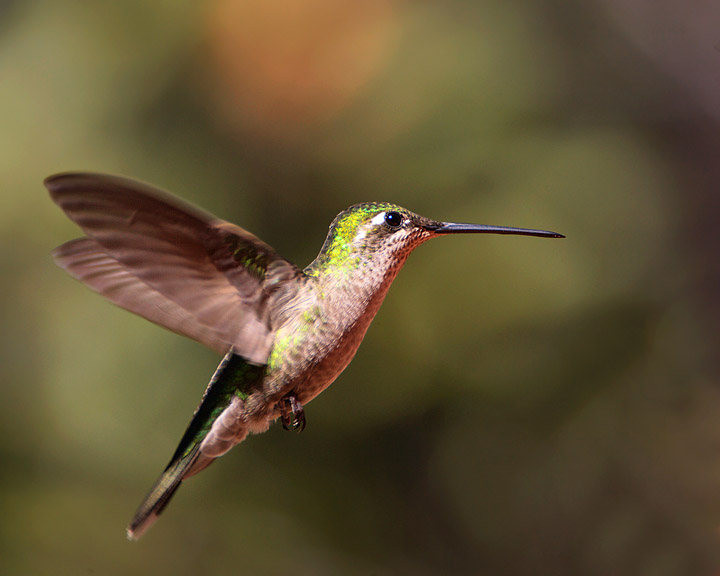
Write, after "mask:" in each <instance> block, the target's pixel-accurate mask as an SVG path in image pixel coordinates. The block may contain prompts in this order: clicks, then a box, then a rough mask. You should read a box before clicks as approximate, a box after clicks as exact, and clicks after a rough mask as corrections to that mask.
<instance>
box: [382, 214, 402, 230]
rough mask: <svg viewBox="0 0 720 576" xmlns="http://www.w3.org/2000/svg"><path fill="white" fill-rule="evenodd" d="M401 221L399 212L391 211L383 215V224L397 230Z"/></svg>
mask: <svg viewBox="0 0 720 576" xmlns="http://www.w3.org/2000/svg"><path fill="white" fill-rule="evenodd" d="M402 221H403V217H402V214H400V212H395V211H393V212H388V213H387V214H385V223H386V224H387V225H388V226H390V227H392V228H397V227H398V226H400V224H402Z"/></svg>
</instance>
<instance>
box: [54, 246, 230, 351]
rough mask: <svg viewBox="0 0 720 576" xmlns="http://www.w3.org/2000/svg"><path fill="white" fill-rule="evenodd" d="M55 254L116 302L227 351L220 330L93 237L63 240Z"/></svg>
mask: <svg viewBox="0 0 720 576" xmlns="http://www.w3.org/2000/svg"><path fill="white" fill-rule="evenodd" d="M53 258H54V259H55V262H56V263H57V265H58V266H60V267H61V268H63V269H64V270H65V271H66V272H67V273H68V274H70V276H72V277H73V278H75V279H77V280H80V282H82V283H83V284H85V285H86V286H88V287H89V288H91V289H92V290H94V291H95V292H98V293H99V294H102V295H103V296H104V297H105V298H106V299H107V300H109V301H110V302H112V303H113V304H115V305H116V306H120V307H121V308H125V309H126V310H129V311H130V312H133V313H134V314H137V315H138V316H142V317H143V318H145V319H146V320H150V322H154V323H155V324H159V325H160V326H164V327H165V328H168V329H169V330H172V331H173V332H176V333H178V334H182V335H183V336H187V337H189V338H192V339H193V340H196V341H197V342H202V343H203V344H205V345H206V346H207V347H208V348H212V349H213V350H215V351H216V352H218V353H219V354H225V352H227V350H228V348H229V344H228V342H227V340H226V339H225V338H224V337H223V335H222V334H221V333H219V332H218V331H217V330H215V329H214V328H212V327H210V326H206V325H204V324H202V323H201V322H200V321H198V319H197V318H195V317H194V316H193V315H192V314H191V313H190V312H188V311H187V310H185V308H183V307H182V306H179V305H177V304H175V302H173V301H172V300H168V299H167V298H166V297H165V296H163V295H162V294H161V293H160V292H158V291H157V290H154V289H153V288H151V287H150V286H148V285H147V284H145V282H143V281H142V280H140V279H139V278H138V277H137V276H133V275H132V274H131V273H130V272H129V271H128V270H127V269H125V268H124V267H123V265H122V264H120V262H118V261H117V260H115V259H114V258H112V257H111V256H108V255H107V254H106V253H105V251H104V250H103V249H102V247H101V246H100V245H99V244H98V243H97V242H95V241H94V240H93V239H91V238H78V239H77V240H72V241H70V242H68V243H67V244H63V245H62V246H60V247H59V248H56V249H55V251H54V252H53Z"/></svg>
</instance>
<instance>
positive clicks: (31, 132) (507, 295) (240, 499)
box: [0, 0, 720, 576]
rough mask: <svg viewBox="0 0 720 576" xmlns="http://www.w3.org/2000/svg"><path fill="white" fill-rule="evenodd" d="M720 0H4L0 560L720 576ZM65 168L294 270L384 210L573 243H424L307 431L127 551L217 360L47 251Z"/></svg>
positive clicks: (77, 567) (63, 231)
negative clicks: (152, 195)
mask: <svg viewBox="0 0 720 576" xmlns="http://www.w3.org/2000/svg"><path fill="white" fill-rule="evenodd" d="M706 4H707V5H706V6H705V7H701V6H695V7H694V8H693V10H687V11H685V10H683V9H682V6H681V3H679V4H678V5H677V6H675V5H674V4H673V3H671V2H669V1H668V2H649V1H645V0H629V1H628V2H625V3H623V2H620V1H619V0H617V1H615V0H596V1H591V2H586V3H563V2H561V1H559V0H541V1H539V2H536V1H530V0H520V1H517V2H502V1H500V0H481V1H478V2H463V1H460V0H451V1H449V2H444V3H432V2H407V1H401V0H395V1H393V0H368V1H367V2H365V3H356V2H352V1H351V0H336V1H334V2H333V1H330V0H313V1H303V2H292V1H290V0H277V1H275V0H265V1H264V2H262V1H260V0H252V1H251V0H246V1H244V2H243V1H241V0H237V1H236V0H207V1H205V2H188V1H179V0H176V1H174V2H169V1H156V2H141V1H139V0H127V1H125V2H117V3H103V2H90V1H80V0H77V1H72V0H61V1H55V0H53V1H50V0H38V1H33V2H21V1H15V2H12V1H11V2H0V198H2V204H1V206H2V210H0V294H2V299H0V318H1V319H2V330H1V331H0V350H1V352H0V359H1V360H2V361H1V362H0V574H2V575H6V574H7V575H13V576H15V575H18V576H19V575H23V576H24V575H29V574H55V575H66V574H67V575H73V576H78V575H84V574H88V575H90V574H93V575H103V576H105V575H107V576H112V575H116V574H117V575H119V574H133V575H137V576H142V575H150V574H152V575H158V574H174V575H178V576H180V575H186V574H248V575H250V574H252V575H284V574H291V573H292V574H298V575H323V574H328V575H331V574H332V575H334V574H347V575H355V574H357V575H377V576H384V575H394V574H400V575H404V574H419V575H434V574H437V575H456V574H457V575H476V574H477V575H481V574H503V575H518V576H519V575H525V574H530V573H532V574H552V575H564V574H567V575H574V574H585V575H594V574H597V575H605V574H615V575H624V574H627V575H653V576H654V575H660V576H664V575H679V576H680V575H689V574H717V573H718V572H717V571H718V570H720V532H719V527H720V388H719V387H718V384H719V383H720V380H719V378H718V375H719V365H720V363H718V358H717V350H718V334H717V332H718V330H717V328H718V321H719V320H720V313H719V309H720V306H719V304H720V288H719V287H720V259H719V258H718V250H719V249H720V232H718V228H719V227H718V216H719V213H720V210H718V206H719V204H720V201H719V199H718V191H719V190H720V136H719V134H720V131H719V130H718V123H719V122H720V48H719V47H718V44H717V42H718V41H720V40H719V39H720V36H718V32H717V29H716V28H715V29H714V31H713V26H712V24H711V23H712V22H715V23H717V22H718V21H720V20H718V17H719V16H720V8H718V7H713V6H712V3H706ZM65 170H93V171H101V172H110V173H120V174H124V175H128V176H133V177H136V178H139V179H142V180H146V181H150V182H152V183H154V184H156V185H158V186H160V187H163V188H166V189H168V190H171V191H173V192H174V193H176V194H178V195H179V196H182V197H183V198H186V199H188V200H190V201H192V202H194V203H196V204H199V205H201V206H202V207H204V208H206V209H207V210H210V211H212V212H213V213H215V214H217V215H218V216H220V217H222V218H225V219H227V220H230V221H232V222H236V223H238V224H239V225H241V226H244V227H246V228H248V229H249V230H251V231H252V232H254V233H255V234H257V235H258V236H260V237H261V238H263V239H264V240H265V241H267V242H268V243H270V244H272V245H273V246H275V247H276V248H277V249H278V251H279V252H280V253H281V254H283V255H284V256H286V257H287V258H288V259H290V260H291V261H294V262H296V263H298V264H300V265H305V264H306V263H307V262H309V261H310V260H311V259H312V258H313V257H314V256H315V254H316V252H317V250H318V249H319V247H320V246H321V244H322V241H323V239H324V236H325V233H326V230H327V225H328V224H329V222H330V221H331V220H332V218H333V217H334V216H335V214H336V213H337V212H338V211H340V210H341V209H343V208H344V207H346V206H347V205H349V204H352V203H356V202H359V201H365V200H382V201H391V202H395V203H398V204H401V205H404V206H406V207H408V208H410V209H412V210H415V211H417V212H419V213H421V214H424V215H427V216H430V217H433V218H437V219H442V220H459V221H468V222H480V223H487V224H499V225H511V226H522V227H537V228H547V229H551V230H557V231H559V232H562V233H564V234H566V235H567V239H566V240H563V241H550V240H540V239H535V238H522V237H500V236H492V237H491V236H487V237H454V238H446V239H443V240H438V241H436V242H431V243H429V244H427V245H425V246H423V247H422V248H421V249H419V250H418V252H417V253H416V254H414V255H413V256H412V257H411V258H410V260H409V262H408V265H407V267H406V269H405V270H404V271H403V272H402V273H401V274H400V276H399V278H398V279H397V281H396V283H395V285H394V287H393V288H392V290H391V291H390V294H389V296H388V298H387V300H386V303H385V305H384V306H383V309H382V310H381V312H380V314H379V315H378V317H377V319H376V320H375V322H374V324H373V326H372V327H371V329H370V331H369V333H368V337H367V338H366V341H365V342H364V344H363V345H362V347H361V349H360V351H359V352H358V355H357V357H356V359H355V361H354V362H353V363H352V364H351V366H350V367H349V368H348V369H347V370H346V371H345V373H344V374H343V375H342V376H341V377H340V378H339V379H338V381H337V382H336V383H335V385H334V386H333V387H332V388H330V389H329V390H328V391H326V392H325V393H324V394H323V395H322V396H320V397H319V398H318V399H317V400H315V401H314V402H313V403H312V404H311V405H310V406H309V407H308V408H307V417H308V421H309V425H308V428H307V430H306V431H305V432H304V433H303V434H302V435H299V436H298V435H294V434H288V433H286V432H284V431H283V430H282V429H281V428H280V427H279V426H275V427H273V428H272V429H271V430H270V431H269V432H268V433H266V434H264V435H262V436H258V437H253V438H251V439H249V440H248V441H246V442H245V443H244V444H242V445H241V446H240V447H238V448H236V449H235V450H233V451H232V452H231V453H230V454H228V455H227V456H225V457H224V458H222V460H221V461H220V462H218V463H217V464H216V465H215V466H213V467H212V468H210V469H209V470H208V471H207V472H204V473H203V474H201V475H199V476H198V477H196V478H193V479H192V480H191V481H189V482H187V483H186V484H185V485H184V486H183V488H182V489H181V490H180V492H179V493H178V496H177V497H176V499H175V500H174V501H173V503H172V505H171V506H170V507H169V508H168V510H167V511H166V512H165V514H164V515H163V516H162V518H161V520H160V521H159V522H158V523H157V525H156V526H155V527H154V528H153V529H152V530H151V531H150V532H149V533H148V534H147V535H146V536H145V538H143V540H142V541H140V542H139V543H129V542H127V541H126V540H125V537H124V527H125V525H126V524H127V522H128V521H129V519H130V517H131V516H132V513H133V512H134V510H135V507H136V506H137V504H138V503H139V502H140V500H141V498H142V497H143V495H144V494H145V492H146V491H147V490H148V488H149V487H150V485H151V484H152V482H153V480H154V478H155V476H156V475H157V474H158V473H159V472H160V471H161V470H162V468H163V466H164V465H165V464H166V461H167V460H168V458H169V457H170V455H171V454H172V452H173V450H174V448H175V445H176V443H177V441H178V440H179V438H180V436H181V435H182V432H183V430H184V427H185V425H186V423H187V421H188V420H189V418H190V415H191V414H192V411H193V410H194V408H195V406H196V404H197V402H198V400H199V398H200V396H201V394H202V391H203V389H204V387H205V384H206V382H207V380H208V379H209V377H210V375H211V374H212V372H213V370H214V368H215V366H216V363H217V361H218V358H216V357H215V356H214V354H213V353H212V352H209V351H207V350H205V349H203V348H202V347H201V346H200V345H198V344H195V343H193V342H190V341H187V340H185V339H183V338H182V337H179V336H176V335H173V334H171V333H169V332H166V331H164V330H162V329H160V328H158V327H156V326H153V325H151V324H149V323H147V322H146V321H144V320H142V319H139V318H136V317H133V316H132V315H130V314H128V313H126V312H124V311H121V310H119V309H117V308H115V307H113V306H111V305H109V304H107V303H106V302H104V301H103V300H102V299H101V298H100V297H98V296H96V295H94V294H93V293H91V292H90V291H89V290H87V289H85V288H84V287H83V286H81V285H80V284H79V283H77V282H74V281H73V280H71V279H70V278H69V277H68V276H67V275H65V274H64V273H63V272H62V271H61V270H59V269H58V268H56V267H55V266H54V265H53V263H52V260H51V258H50V251H51V250H52V248H53V247H55V246H56V245H58V244H61V243H62V242H65V241H67V240H69V239H71V238H73V237H75V236H77V235H78V230H77V229H76V228H75V227H74V226H73V224H72V223H71V222H69V221H68V220H67V219H66V218H65V217H64V215H63V214H62V213H61V212H60V211H59V210H58V209H57V207H56V206H55V205H54V204H53V203H52V202H51V201H50V199H49V197H48V195H47V193H46V191H45V190H44V188H43V187H42V179H43V178H44V177H45V176H47V175H49V174H52V173H54V172H58V171H65Z"/></svg>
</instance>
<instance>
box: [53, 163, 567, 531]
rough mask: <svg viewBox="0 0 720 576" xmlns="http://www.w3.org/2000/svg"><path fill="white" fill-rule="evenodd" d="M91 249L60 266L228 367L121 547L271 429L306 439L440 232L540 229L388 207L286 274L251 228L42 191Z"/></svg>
mask: <svg viewBox="0 0 720 576" xmlns="http://www.w3.org/2000/svg"><path fill="white" fill-rule="evenodd" d="M45 185H46V186H47V188H48V190H49V191H50V195H51V196H52V199H53V200H54V201H55V202H56V203H57V204H58V205H59V206H60V208H62V209H63V210H64V211H65V213H66V214H67V215H68V216H69V217H70V218H71V219H72V220H73V221H74V222H75V223H76V224H78V225H79V226H80V228H82V230H83V231H84V232H85V234H87V236H86V237H83V238H78V239H76V240H72V241H70V242H68V243H66V244H63V245H62V246H60V247H59V248H57V249H56V250H55V251H54V252H53V257H54V259H55V262H56V263H57V264H58V265H59V266H60V267H61V268H63V269H65V270H66V271H67V272H68V273H69V274H70V275H71V276H73V277H75V278H77V279H78V280H80V281H81V282H83V283H85V284H86V285H87V286H89V287H90V288H91V289H93V290H95V291H96V292H99V293H100V294H102V295H103V296H104V297H105V298H107V299H108V300H110V302H112V303H113V304H116V305H118V306H120V307H122V308H125V309H127V310H129V311H130V312H134V313H135V314H139V315H140V316H142V317H144V318H146V319H148V320H150V321H151V322H154V323H156V324H159V325H160V326H164V327H165V328H168V329H170V330H172V331H174V332H177V333H179V334H183V335H185V336H188V337H190V338H192V339H193V340H197V341H198V342H201V343H202V344H205V345H206V346H208V347H209V348H211V349H213V350H216V351H217V352H219V353H220V354H222V355H223V356H224V357H223V359H222V361H221V362H220V365H219V366H218V367H217V369H216V370H215V373H214V374H213V376H212V378H211V380H210V383H209V385H208V387H207V389H206V390H205V394H204V395H203V397H202V400H201V402H200V405H199V406H198V408H197V410H196V411H195V413H194V415H193V417H192V420H191V421H190V424H189V425H188V427H187V429H186V430H185V434H184V435H183V437H182V439H181V440H180V444H179V445H178V447H177V449H176V450H175V453H174V454H173V456H172V458H171V460H170V463H169V464H168V465H167V467H166V468H165V470H164V472H163V473H162V474H161V476H160V478H159V479H158V480H157V481H156V483H155V485H154V486H153V487H152V489H151V490H150V492H149V493H148V495H147V497H146V498H145V500H144V501H143V502H142V504H141V505H140V507H139V508H138V510H137V512H136V514H135V517H134V518H133V519H132V521H131V523H130V525H129V527H128V529H127V535H128V538H129V539H131V540H136V539H138V538H140V537H141V536H142V534H143V533H144V532H145V531H146V530H147V529H148V528H149V527H150V526H151V525H152V523H153V522H154V521H155V520H156V519H157V517H158V515H159V514H160V513H161V512H162V510H163V509H164V508H165V506H166V505H167V503H168V502H169V500H170V498H171V497H172V496H173V494H174V493H175V491H176V490H177V489H178V487H179V486H180V483H181V482H182V481H183V480H184V479H186V478H189V477H190V476H193V475H194V474H197V473H198V472H200V471H201V470H203V469H204V468H206V467H207V466H208V465H209V464H211V463H212V462H213V461H214V460H215V458H218V457H219V456H222V455H223V454H225V452H227V451H228V450H230V448H232V447H233V446H234V445H235V444H238V443H239V442H242V441H243V440H244V439H245V437H246V436H247V435H248V434H249V433H252V434H258V433H260V432H264V431H265V430H267V429H268V427H269V426H270V424H271V423H272V422H273V421H275V420H277V419H278V418H279V419H280V420H281V421H282V424H283V426H284V427H285V428H286V429H294V430H297V431H301V430H302V429H303V428H304V427H305V412H304V406H305V405H307V403H308V402H310V400H312V399H313V398H315V396H317V395H318V394H319V393H320V392H322V391H323V390H324V389H325V388H327V387H328V386H329V385H330V384H331V383H332V382H333V380H335V378H337V376H338V375H339V374H340V373H341V372H342V371H343V370H344V369H345V368H346V367H347V365H348V364H349V363H350V361H351V360H352V358H353V356H354V355H355V352H356V351H357V349H358V346H359V345H360V342H361V341H362V339H363V337H364V336H365V332H366V331H367V329H368V326H369V325H370V322H371V321H372V319H373V317H374V316H375V314H376V313H377V311H378V309H379V308H380V305H381V303H382V301H383V299H384V298H385V294H386V293H387V291H388V288H390V284H391V283H392V281H393V279H394V278H395V276H396V275H397V273H398V272H399V270H400V268H402V266H403V264H404V263H405V260H406V259H407V257H408V256H409V254H410V253H411V252H412V251H413V250H414V249H415V248H416V247H418V246H419V245H420V244H422V243H423V242H425V241H426V240H430V239H431V238H435V237H437V236H444V235H447V234H466V233H469V234H473V233H476V234H477V233H480V234H522V235H526V236H542V237H546V238H563V236H562V235H561V234H557V233H555V232H548V231H545V230H528V229H524V228H505V227H497V226H484V225H479V224H459V223H455V222H439V221H436V220H430V219H429V218H425V217H423V216H419V215H418V214H414V213H413V212H410V211H409V210H406V209H405V208H401V207H400V206H396V205H394V204H388V203H384V202H367V203H364V204H356V205H354V206H351V207H350V208H348V209H347V210H344V211H343V212H341V213H340V214H338V215H337V217H336V218H335V220H333V222H332V224H331V225H330V229H329V232H328V235H327V238H326V239H325V243H324V244H323V246H322V248H321V250H320V253H319V254H318V256H317V258H315V260H313V262H312V263H310V265H309V266H307V267H306V268H305V269H300V268H298V267H296V266H295V265H294V264H291V263H290V262H288V261H287V260H285V259H284V258H282V257H281V256H280V255H278V254H277V253H276V252H275V250H273V249H272V248H271V247H270V246H268V245H267V244H265V243H264V242H263V241H262V240H260V239H258V238H257V237H255V236H253V235H252V234H250V233H249V232H247V231H246V230H244V229H242V228H240V227H238V226H235V225H234V224H230V223H229V222H225V221H224V220H220V219H218V218H216V217H215V216H212V215H211V214H208V213H207V212H204V211H202V210H200V209H198V208H196V207H194V206H191V205H190V204H187V203H185V202H183V201H181V200H179V199H177V198H175V197H173V196H171V195H169V194H167V193H165V192H162V191H160V190H157V189H155V188H153V187H151V186H149V185H147V184H143V183H140V182H137V181H135V180H130V179H127V178H121V177H117V176H107V175H102V174H91V173H67V174H58V175H55V176H51V177H49V178H47V179H46V180H45Z"/></svg>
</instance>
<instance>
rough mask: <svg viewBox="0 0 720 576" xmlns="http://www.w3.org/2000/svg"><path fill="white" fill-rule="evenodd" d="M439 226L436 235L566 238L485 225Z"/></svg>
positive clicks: (458, 224) (442, 224) (446, 224)
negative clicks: (515, 235) (511, 235)
mask: <svg viewBox="0 0 720 576" xmlns="http://www.w3.org/2000/svg"><path fill="white" fill-rule="evenodd" d="M438 224H439V226H438V227H437V228H434V230H433V231H434V232H435V233H436V234H519V235H522V236H542V237H543V238H565V236H563V235H562V234H558V233H557V232H550V231H548V230H531V229H528V228H508V227H507V226H485V225H484V224H461V223H459V222H438Z"/></svg>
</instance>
